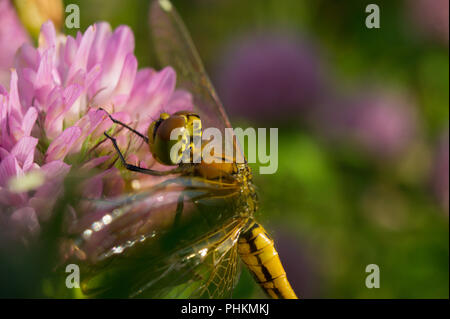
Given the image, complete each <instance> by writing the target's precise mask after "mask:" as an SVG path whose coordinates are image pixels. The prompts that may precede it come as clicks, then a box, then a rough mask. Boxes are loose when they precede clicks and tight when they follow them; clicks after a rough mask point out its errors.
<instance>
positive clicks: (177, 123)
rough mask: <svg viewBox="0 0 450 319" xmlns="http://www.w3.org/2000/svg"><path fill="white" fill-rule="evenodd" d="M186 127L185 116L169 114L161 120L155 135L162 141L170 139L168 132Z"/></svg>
mask: <svg viewBox="0 0 450 319" xmlns="http://www.w3.org/2000/svg"><path fill="white" fill-rule="evenodd" d="M183 127H184V128H185V127H186V118H185V117H183V116H176V115H175V116H171V117H169V118H168V119H166V120H164V121H162V122H161V124H160V125H159V127H158V128H157V130H156V135H158V137H159V138H160V139H162V140H163V141H170V134H171V133H172V131H173V130H175V129H177V128H183Z"/></svg>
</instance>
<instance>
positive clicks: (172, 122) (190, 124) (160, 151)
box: [148, 111, 202, 165]
mask: <svg viewBox="0 0 450 319" xmlns="http://www.w3.org/2000/svg"><path fill="white" fill-rule="evenodd" d="M175 130H177V131H178V132H179V134H178V133H176V131H175ZM173 132H175V133H176V135H175V136H177V135H178V137H177V138H175V139H173V136H172V139H171V135H172V133H173ZM201 134H202V125H201V120H200V116H199V115H198V114H196V113H193V112H190V111H179V112H176V113H174V114H172V115H169V114H168V113H161V115H160V116H159V119H157V120H156V121H153V122H152V124H151V125H150V127H149V128H148V141H149V148H150V151H151V152H152V155H153V157H154V158H155V159H156V160H157V161H158V162H159V163H161V164H164V165H177V164H178V163H179V162H180V160H181V157H182V155H183V153H184V152H185V151H186V150H189V152H190V153H191V156H192V152H193V149H194V137H195V136H198V137H200V139H201ZM177 143H180V144H179V145H181V147H180V148H179V152H178V154H176V156H171V154H170V153H171V149H172V147H173V146H174V145H175V144H177ZM172 157H175V158H172Z"/></svg>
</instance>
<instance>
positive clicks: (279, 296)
mask: <svg viewBox="0 0 450 319" xmlns="http://www.w3.org/2000/svg"><path fill="white" fill-rule="evenodd" d="M271 289H272V291H273V292H274V293H275V295H277V297H278V299H284V296H283V294H282V293H281V291H280V289H278V288H271Z"/></svg>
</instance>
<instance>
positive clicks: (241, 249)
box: [72, 0, 297, 298]
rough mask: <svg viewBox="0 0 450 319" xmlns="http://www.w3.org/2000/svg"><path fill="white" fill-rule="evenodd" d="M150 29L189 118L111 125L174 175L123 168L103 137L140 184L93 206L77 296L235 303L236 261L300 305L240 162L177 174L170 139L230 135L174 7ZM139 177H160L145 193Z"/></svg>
mask: <svg viewBox="0 0 450 319" xmlns="http://www.w3.org/2000/svg"><path fill="white" fill-rule="evenodd" d="M150 19H151V26H152V28H151V29H152V32H153V38H154V44H155V49H156V52H157V55H158V57H159V59H160V60H161V64H162V65H163V66H166V65H169V66H171V67H173V68H174V69H175V71H176V73H177V86H178V87H180V88H183V89H185V90H187V91H189V92H190V93H191V94H192V96H193V101H194V110H193V111H181V112H177V113H175V114H166V113H163V114H161V115H160V118H159V119H157V120H155V121H154V122H153V123H152V124H151V126H150V128H149V130H148V135H147V136H146V135H143V134H141V133H139V132H137V131H135V130H134V129H133V128H132V127H130V126H129V125H127V124H125V123H122V122H120V121H118V120H116V119H114V118H113V117H112V116H110V118H111V120H112V121H113V122H114V123H116V124H117V125H119V126H122V127H123V128H124V129H127V130H129V131H130V134H134V135H136V136H137V137H138V138H140V139H142V140H143V142H145V144H147V145H148V146H149V150H150V152H151V153H152V155H153V157H154V158H155V159H156V160H157V161H158V162H159V163H160V164H162V165H170V166H171V167H174V168H172V169H169V170H155V169H149V168H143V167H139V166H137V165H133V164H132V163H128V162H127V159H126V156H125V155H124V154H123V152H122V150H121V149H120V148H119V146H118V144H117V143H116V140H115V138H114V136H111V135H110V134H108V133H106V132H105V136H106V138H107V140H109V142H111V143H112V144H113V146H114V148H115V150H116V152H117V154H118V157H119V159H120V162H121V165H123V166H124V167H125V168H126V169H127V170H130V171H132V172H133V173H132V174H135V175H133V176H136V177H135V178H133V179H132V180H131V182H130V185H131V188H132V189H134V191H132V192H130V193H128V194H124V195H122V196H118V197H117V198H114V199H111V200H105V201H100V200H99V201H97V202H96V203H95V207H96V210H99V211H101V212H103V213H102V214H99V215H98V216H99V217H98V219H97V220H95V219H94V220H91V224H90V225H94V226H91V227H90V228H80V229H79V231H78V233H79V236H78V237H77V238H76V239H75V240H74V242H73V247H72V248H74V249H75V250H77V253H78V256H81V257H82V258H81V259H82V260H84V262H83V263H82V273H83V281H82V284H81V288H82V291H83V293H84V294H86V295H88V296H101V297H151V298H160V297H164V298H188V297H189V298H195V297H197V298H223V297H231V296H232V291H233V288H234V286H235V282H236V277H237V273H238V264H239V257H240V259H241V260H242V261H243V262H244V264H245V265H246V266H247V267H248V269H249V270H250V272H251V273H252V274H253V275H254V277H255V279H256V281H257V282H258V284H259V285H260V286H261V287H262V289H263V290H264V291H265V292H266V293H267V294H268V296H269V297H272V298H297V296H296V294H295V292H294V291H293V289H292V287H291V285H290V284H289V281H288V280H287V275H286V272H285V271H284V269H283V266H282V264H281V261H280V258H279V256H278V253H277V251H276V249H275V246H274V241H273V240H272V239H271V238H270V236H269V235H268V234H267V232H266V231H265V229H264V228H263V227H262V226H261V225H260V224H259V223H258V222H256V221H255V219H254V217H253V215H254V213H255V211H256V210H257V202H258V201H257V195H256V191H255V187H254V185H253V182H252V173H251V170H250V168H249V167H248V165H247V163H246V161H244V162H238V161H236V160H232V161H231V162H230V161H228V162H225V163H221V164H219V163H212V164H207V163H205V162H203V161H202V162H200V163H180V164H178V165H176V164H177V163H175V162H172V161H171V159H170V157H169V156H168V154H167V152H168V150H169V148H170V147H169V146H170V145H171V144H170V143H171V141H170V140H169V137H168V135H167V131H168V130H169V131H170V130H171V129H174V128H176V127H182V128H188V127H192V121H193V120H200V121H201V126H202V128H206V127H215V128H218V129H220V130H224V129H226V128H231V125H230V122H229V120H228V117H227V115H226V113H225V111H224V108H223V106H222V104H221V102H220V100H219V98H218V96H217V94H216V93H215V90H214V88H213V86H212V85H211V82H210V80H209V79H208V76H207V75H206V72H205V69H204V67H203V64H202V62H201V60H200V58H199V55H198V53H197V51H196V49H195V47H194V45H193V43H192V40H191V38H190V36H189V34H188V31H187V29H186V27H185V26H184V24H183V22H182V21H181V18H180V17H179V15H178V13H177V12H176V11H175V9H174V7H173V6H172V4H171V3H170V2H169V1H168V0H159V1H158V0H156V1H153V3H152V7H151V16H150ZM105 112H106V111H105ZM108 115H109V114H108ZM163 131H164V132H163ZM192 135H193V132H192V130H190V134H189V136H188V139H187V140H186V143H187V145H185V148H184V149H186V147H192V145H191V142H192V140H191V138H192V137H193V136H192ZM232 148H233V150H234V152H235V157H234V159H236V157H237V156H243V155H242V154H243V153H242V150H241V149H240V147H239V144H238V143H236V140H233V145H232ZM191 150H192V149H191ZM144 175H147V176H152V177H158V178H160V182H158V183H155V184H153V185H151V186H150V187H144V186H143V185H141V183H140V182H139V180H140V179H139V178H140V177H139V176H144ZM91 205H92V204H91ZM94 228H96V229H94ZM93 231H94V234H93ZM95 232H96V233H95Z"/></svg>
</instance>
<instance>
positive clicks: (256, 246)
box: [238, 221, 297, 299]
mask: <svg viewBox="0 0 450 319" xmlns="http://www.w3.org/2000/svg"><path fill="white" fill-rule="evenodd" d="M238 252H239V255H240V256H241V258H242V261H243V262H244V263H245V264H246V265H247V267H248V268H249V270H250V271H251V272H252V274H253V276H254V277H255V278H256V280H257V281H258V283H259V285H260V286H261V287H262V288H263V289H264V291H265V292H266V293H267V294H268V295H269V296H270V297H271V298H274V299H297V296H296V294H295V292H294V290H292V287H291V285H290V283H289V281H288V279H287V276H286V272H285V271H284V268H283V265H282V264H281V261H280V257H279V256H278V252H277V251H276V249H275V247H274V243H273V240H272V238H270V236H269V235H267V233H266V231H265V229H264V228H263V227H262V226H261V225H260V224H258V223H257V222H255V221H253V222H252V223H251V224H250V226H249V227H248V228H247V230H246V231H245V232H243V233H242V234H241V235H240V236H239V240H238Z"/></svg>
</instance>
